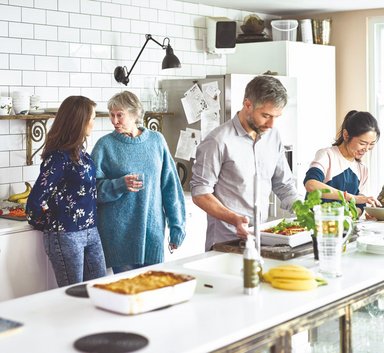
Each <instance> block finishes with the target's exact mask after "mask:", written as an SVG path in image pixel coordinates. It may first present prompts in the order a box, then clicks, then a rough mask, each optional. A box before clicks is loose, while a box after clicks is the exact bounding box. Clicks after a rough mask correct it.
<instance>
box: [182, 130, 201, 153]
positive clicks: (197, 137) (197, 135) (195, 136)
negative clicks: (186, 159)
mask: <svg viewBox="0 0 384 353" xmlns="http://www.w3.org/2000/svg"><path fill="white" fill-rule="evenodd" d="M185 130H186V131H187V133H188V134H189V136H190V139H191V140H192V150H191V156H190V158H196V148H197V146H198V145H199V143H200V141H201V131H200V130H196V129H191V128H189V127H187V128H186V129H185Z"/></svg>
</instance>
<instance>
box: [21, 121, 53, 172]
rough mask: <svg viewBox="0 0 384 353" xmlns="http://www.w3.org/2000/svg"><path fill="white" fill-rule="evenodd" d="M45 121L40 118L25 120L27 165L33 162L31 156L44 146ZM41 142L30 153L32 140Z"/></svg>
mask: <svg viewBox="0 0 384 353" xmlns="http://www.w3.org/2000/svg"><path fill="white" fill-rule="evenodd" d="M47 121H48V120H41V119H36V120H34V119H31V120H27V121H26V123H27V139H26V140H27V142H26V144H27V146H26V157H27V165H32V164H33V157H34V156H35V155H36V153H38V152H39V151H40V150H41V149H42V148H43V146H44V142H45V136H46V134H47ZM42 140H43V143H42V144H41V146H40V147H39V148H38V149H37V150H36V151H35V152H33V153H32V143H33V142H41V141H42Z"/></svg>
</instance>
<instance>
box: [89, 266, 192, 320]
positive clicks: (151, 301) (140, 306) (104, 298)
mask: <svg viewBox="0 0 384 353" xmlns="http://www.w3.org/2000/svg"><path fill="white" fill-rule="evenodd" d="M175 274H177V275H179V273H175ZM136 275H137V274H136ZM181 275H182V276H188V280H186V281H185V282H181V283H178V284H175V285H172V286H167V287H163V288H159V289H153V290H147V291H144V292H140V293H137V294H121V293H117V292H113V291H110V290H107V289H101V288H97V287H94V284H95V283H90V284H88V285H87V290H88V294H89V297H90V300H91V302H92V303H93V304H94V305H95V306H96V307H98V308H101V309H105V310H109V311H113V312H116V313H120V314H125V315H134V314H140V313H144V312H147V311H151V310H155V309H159V308H162V307H164V306H168V305H173V304H177V303H181V302H185V301H187V300H189V299H191V297H192V296H193V294H194V292H195V288H196V278H194V277H192V276H189V275H183V274H181ZM132 277H133V276H132ZM127 278H129V277H127ZM110 282H114V281H111V280H109V281H107V280H105V281H104V282H97V283H98V284H101V283H110Z"/></svg>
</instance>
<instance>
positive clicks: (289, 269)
mask: <svg viewBox="0 0 384 353" xmlns="http://www.w3.org/2000/svg"><path fill="white" fill-rule="evenodd" d="M263 280H264V281H265V282H268V283H270V284H271V286H272V287H274V288H278V289H285V290H311V289H315V288H317V287H318V286H321V285H325V284H327V281H325V280H324V279H322V278H319V277H315V275H314V274H313V272H312V271H310V270H308V269H307V268H306V267H303V266H299V265H283V266H278V267H273V268H271V269H270V270H269V271H268V272H265V273H263Z"/></svg>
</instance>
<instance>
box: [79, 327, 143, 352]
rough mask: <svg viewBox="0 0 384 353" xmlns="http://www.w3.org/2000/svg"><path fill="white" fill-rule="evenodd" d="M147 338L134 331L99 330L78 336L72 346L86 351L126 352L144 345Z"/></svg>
mask: <svg viewBox="0 0 384 353" xmlns="http://www.w3.org/2000/svg"><path fill="white" fill-rule="evenodd" d="M148 343H149V341H148V339H147V338H146V337H144V336H141V335H138V334H136V333H129V332H101V333H96V334H94V335H89V336H84V337H82V338H79V339H78V340H76V341H75V343H74V344H73V345H74V347H75V348H76V349H77V350H79V351H81V352H86V353H128V352H134V351H136V350H138V349H141V348H143V347H145V346H146V345H147V344H148Z"/></svg>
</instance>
